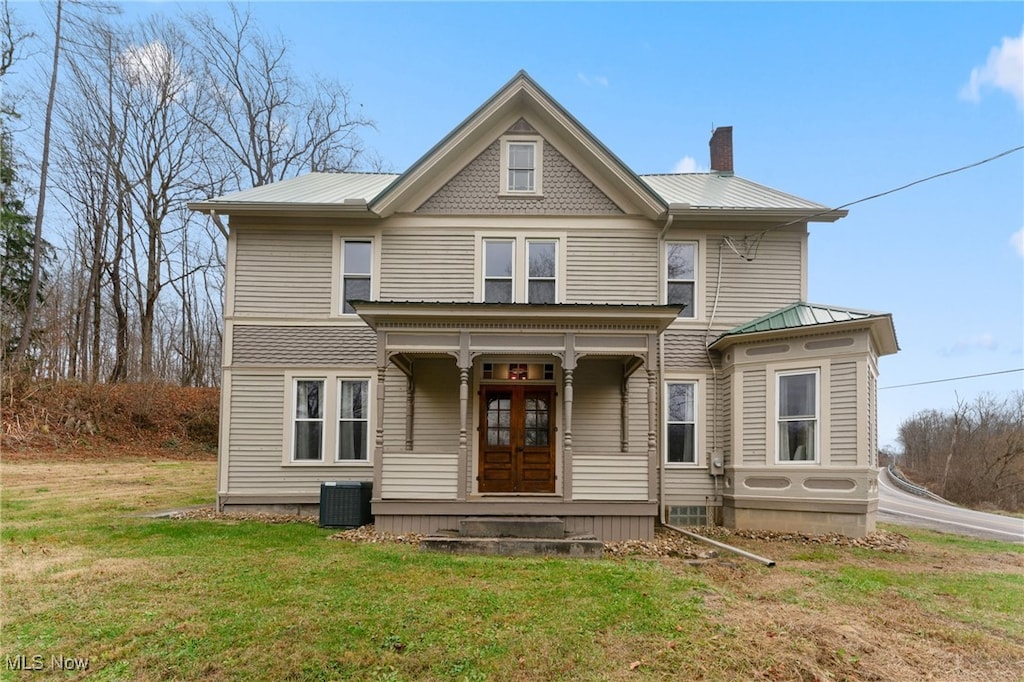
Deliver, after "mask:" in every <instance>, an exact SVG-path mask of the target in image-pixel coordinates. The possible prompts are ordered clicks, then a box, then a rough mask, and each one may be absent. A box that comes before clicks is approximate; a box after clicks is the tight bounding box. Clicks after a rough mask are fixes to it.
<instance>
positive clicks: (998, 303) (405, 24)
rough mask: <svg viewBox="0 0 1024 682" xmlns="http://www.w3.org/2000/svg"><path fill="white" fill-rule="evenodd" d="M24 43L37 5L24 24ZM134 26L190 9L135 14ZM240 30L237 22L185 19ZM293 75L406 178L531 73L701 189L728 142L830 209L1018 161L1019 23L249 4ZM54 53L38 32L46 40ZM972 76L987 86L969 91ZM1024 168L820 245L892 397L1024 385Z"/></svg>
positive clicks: (881, 12)
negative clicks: (877, 328) (327, 97)
mask: <svg viewBox="0 0 1024 682" xmlns="http://www.w3.org/2000/svg"><path fill="white" fill-rule="evenodd" d="M14 7H15V11H16V12H17V13H18V15H19V17H21V18H22V20H24V21H25V22H26V23H28V24H29V25H30V26H31V25H33V24H36V22H38V21H40V20H41V14H40V11H39V5H38V4H36V3H15V5H14ZM125 7H126V10H127V16H129V17H132V16H136V15H141V14H146V13H148V12H167V13H174V12H175V11H176V10H177V8H178V5H177V4H176V3H136V4H129V5H126V6H125ZM183 7H184V8H185V9H197V8H200V7H202V8H206V9H208V10H209V11H211V12H212V13H214V14H215V15H217V14H226V11H227V8H226V5H224V4H222V3H209V4H207V3H185V4H184V5H183ZM253 9H254V13H255V15H256V16H257V17H258V18H259V19H260V20H261V21H262V22H263V23H264V25H266V26H268V27H277V28H279V30H280V31H281V32H282V33H283V35H284V36H285V37H286V38H287V39H288V40H290V41H291V44H292V48H293V60H294V62H295V64H296V66H297V67H298V68H299V70H300V71H303V72H307V73H312V72H318V73H320V74H322V75H324V76H328V77H331V78H334V79H337V80H338V81H340V82H342V83H343V84H345V85H347V86H348V87H349V88H350V89H351V94H352V96H353V100H354V101H355V102H357V103H359V104H360V105H362V107H363V111H364V112H365V113H366V114H367V115H368V116H370V117H371V118H372V119H374V120H375V121H376V124H377V131H376V132H374V133H372V134H370V135H367V136H366V141H367V143H368V145H369V146H370V147H372V148H373V149H374V150H376V152H377V153H378V154H379V155H380V157H381V158H382V159H383V160H384V162H385V163H386V164H387V166H389V167H390V169H392V170H396V171H400V170H403V169H404V168H406V167H407V166H408V165H409V164H411V163H412V162H413V161H415V160H416V159H417V158H418V157H419V156H420V155H422V154H423V153H424V152H425V151H426V150H427V149H429V148H430V147H431V146H432V145H433V144H434V143H436V142H437V141H438V140H439V139H441V138H442V137H443V136H444V135H445V134H447V133H448V132H449V131H450V130H451V129H452V128H454V127H455V126H456V125H458V124H459V123H460V122H461V121H462V120H463V119H464V118H465V117H466V116H467V115H469V114H470V113H471V112H472V111H473V110H474V109H475V108H476V107H477V106H479V105H480V104H481V103H482V102H483V101H484V100H485V99H487V98H488V97H489V96H490V95H491V94H493V93H494V92H495V91H496V90H497V89H498V88H499V87H501V86H502V85H503V84H504V83H505V82H506V81H508V80H509V79H510V78H511V77H512V76H513V75H514V74H515V73H516V72H517V71H518V70H519V69H526V70H527V71H528V72H529V73H530V75H531V76H533V78H534V79H535V80H537V81H538V82H539V83H540V85H541V86H542V87H544V88H545V89H546V90H547V91H548V92H549V93H550V94H551V95H552V96H553V97H555V99H557V100H558V101H559V102H561V104H562V105H564V106H565V107H566V108H567V109H568V110H569V111H571V112H572V113H573V114H574V115H575V116H576V118H577V119H579V120H580V122H581V123H583V125H585V126H587V128H589V129H590V131H591V132H593V133H594V134H595V135H596V136H597V137H598V138H599V139H601V140H602V141H603V142H604V143H605V144H606V145H607V146H608V147H609V148H610V149H611V150H612V151H614V152H615V153H616V154H617V155H618V156H619V157H620V158H621V159H622V160H623V161H625V162H626V163H627V164H628V165H630V166H631V167H632V168H633V169H634V170H635V171H636V172H638V173H658V172H671V171H673V170H677V169H687V170H693V169H697V170H701V169H706V168H707V165H708V159H707V156H708V152H707V150H708V147H707V141H708V138H709V136H710V131H711V128H712V126H715V125H732V126H733V127H734V146H735V158H736V172H737V174H738V175H742V176H744V177H746V178H749V179H751V180H754V181H756V182H760V183H763V184H766V185H769V186H772V187H775V188H778V189H781V190H784V191H786V192H790V193H792V194H796V195H798V196H801V197H805V198H807V199H811V200H813V201H817V202H819V203H823V204H827V205H829V206H836V205H840V204H845V203H847V202H850V201H854V200H857V199H860V198H862V197H866V196H869V195H872V194H875V193H878V192H882V191H885V190H888V189H892V188H894V187H897V186H900V185H903V184H906V183H908V182H912V181H914V180H918V179H921V178H924V177H927V176H930V175H933V174H936V173H939V172H942V171H946V170H949V169H953V168H957V167H960V166H963V165H966V164H969V163H973V162H976V161H980V160H982V159H985V158H988V157H990V156H993V155H996V154H998V153H1000V152H1003V151H1006V150H1008V149H1011V148H1014V147H1017V146H1020V145H1022V144H1024V101H1022V97H1024V94H1022V89H1024V67H1022V65H1021V59H1022V57H1021V50H1022V48H1021V42H1022V36H1024V4H1022V3H1019V2H1007V3H938V4H931V3H917V2H914V3H882V2H878V3H851V4H846V3H797V4H788V3H753V4H747V3H731V2H727V3H715V4H703V3H669V2H659V3H612V2H608V3H589V2H576V3H543V2H534V3H447V4H441V3H427V2H424V3H411V4H409V3H374V4H364V3H335V2H319V3H283V2H260V3H256V4H254V5H253ZM37 30H39V31H40V32H41V33H44V34H45V33H46V29H45V27H42V28H38V29H37ZM972 74H973V76H972ZM1022 230H1024V152H1017V153H1015V154H1011V155H1008V156H1006V157H1003V158H1001V159H999V160H996V161H993V162H991V163H988V164H985V165H982V166H979V167H977V168H973V169H971V170H968V171H965V172H962V173H958V174H955V175H951V176H947V177H943V178H940V179H937V180H933V181H930V182H928V183H924V184H921V185H918V186H916V187H912V188H910V189H907V190H905V191H902V192H899V193H896V194H893V195H890V196H886V197H883V198H880V199H877V200H873V201H869V202H866V203H863V204H859V205H857V206H854V207H852V208H851V210H850V215H849V217H847V218H846V219H843V220H841V221H839V222H837V223H834V224H820V225H812V228H811V241H810V244H811V246H810V299H811V301H814V302H818V303H827V304H833V305H841V306H849V307H857V308H866V309H871V310H880V311H888V312H891V313H893V316H894V319H895V323H896V331H897V335H898V337H899V341H900V345H901V347H902V351H901V353H900V354H898V355H896V356H890V357H887V358H884V359H883V360H882V363H881V372H882V376H881V379H880V386H882V387H886V386H896V385H901V384H907V383H915V382H924V381H931V380H936V379H944V378H947V377H960V376H966V375H974V374H983V373H989V372H1002V371H1005V370H1014V369H1019V368H1021V367H1024V319H1022V318H1024V244H1022V240H1024V237H1022V235H1024V232H1022ZM1022 382H1024V373H1021V372H1014V373H1007V374H1000V375H996V376H988V377H979V378H974V379H964V380H959V381H953V382H944V383H935V384H928V385H924V386H917V387H909V388H893V389H886V390H882V391H880V393H879V419H880V428H881V434H880V435H881V438H880V441H881V444H882V445H887V444H890V443H895V439H896V433H897V428H898V426H899V423H900V421H901V420H903V419H905V418H906V417H908V416H910V415H911V414H913V413H915V412H917V411H919V410H923V409H928V408H939V409H945V408H949V407H952V406H953V405H954V404H955V403H956V401H957V399H958V398H961V399H966V400H971V399H973V398H974V397H975V396H977V395H979V394H982V393H986V392H988V393H991V394H994V395H996V396H998V397H1003V396H1006V395H1008V394H1009V393H1010V392H1011V391H1013V390H1015V389H1021V388H1022V387H1024V383H1022Z"/></svg>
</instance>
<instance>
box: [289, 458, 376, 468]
mask: <svg viewBox="0 0 1024 682" xmlns="http://www.w3.org/2000/svg"><path fill="white" fill-rule="evenodd" d="M372 464H373V462H372V461H371V460H368V459H365V460H363V459H360V460H352V459H344V460H337V461H334V462H325V461H323V460H319V459H318V460H288V461H286V462H284V464H283V466H286V467H299V468H305V467H354V466H362V467H365V466H371V465H372Z"/></svg>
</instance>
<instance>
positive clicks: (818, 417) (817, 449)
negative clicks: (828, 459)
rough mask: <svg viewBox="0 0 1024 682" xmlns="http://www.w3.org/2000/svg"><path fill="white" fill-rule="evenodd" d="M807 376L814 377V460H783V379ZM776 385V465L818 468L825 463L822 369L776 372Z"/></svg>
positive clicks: (773, 416) (773, 417)
mask: <svg viewBox="0 0 1024 682" xmlns="http://www.w3.org/2000/svg"><path fill="white" fill-rule="evenodd" d="M805 374H813V375H814V459H806V460H791V459H782V458H781V454H782V453H781V452H780V449H779V435H780V431H779V424H780V422H782V415H780V414H779V408H780V404H781V400H780V395H781V394H780V389H781V387H782V377H787V376H801V375H805ZM774 383H775V393H774V400H773V401H772V402H773V403H774V404H773V406H772V415H771V416H772V421H773V422H774V424H775V428H774V429H773V431H774V439H773V445H772V449H773V450H774V451H775V463H776V464H779V465H782V466H818V465H820V464H821V463H822V461H823V457H822V451H821V442H822V432H823V430H824V427H823V424H824V418H823V415H822V400H821V389H822V385H821V367H804V368H801V369H786V370H779V371H776V372H775V382H774ZM787 421H791V420H787ZM792 421H795V420H792ZM799 421H807V420H805V419H804V420H799Z"/></svg>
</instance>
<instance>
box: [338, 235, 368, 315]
mask: <svg viewBox="0 0 1024 682" xmlns="http://www.w3.org/2000/svg"><path fill="white" fill-rule="evenodd" d="M341 268H342V270H341V301H342V303H341V312H342V313H344V314H346V315H354V314H355V312H356V311H355V308H353V307H352V305H351V304H350V303H349V301H369V300H371V299H372V297H373V294H372V292H373V286H372V284H373V275H372V272H373V242H372V241H371V240H369V239H345V240H343V241H342V243H341Z"/></svg>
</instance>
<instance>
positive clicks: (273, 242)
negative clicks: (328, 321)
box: [229, 228, 333, 317]
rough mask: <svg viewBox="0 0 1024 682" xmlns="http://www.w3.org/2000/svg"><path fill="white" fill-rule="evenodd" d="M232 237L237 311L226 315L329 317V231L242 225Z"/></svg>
mask: <svg viewBox="0 0 1024 682" xmlns="http://www.w3.org/2000/svg"><path fill="white" fill-rule="evenodd" d="M235 238H236V250H235V309H234V311H229V313H233V314H234V315H239V316H241V315H259V316H266V315H280V316H283V317H295V316H303V315H307V316H308V315H316V316H327V315H330V313H331V268H332V257H333V254H332V251H331V249H332V244H333V240H332V237H331V233H330V232H329V231H327V230H295V231H292V230H282V229H277V230H268V229H255V228H246V229H240V230H237V231H236V232H235Z"/></svg>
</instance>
